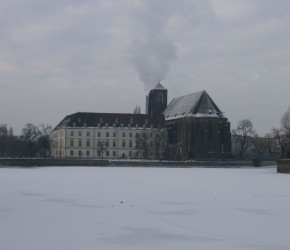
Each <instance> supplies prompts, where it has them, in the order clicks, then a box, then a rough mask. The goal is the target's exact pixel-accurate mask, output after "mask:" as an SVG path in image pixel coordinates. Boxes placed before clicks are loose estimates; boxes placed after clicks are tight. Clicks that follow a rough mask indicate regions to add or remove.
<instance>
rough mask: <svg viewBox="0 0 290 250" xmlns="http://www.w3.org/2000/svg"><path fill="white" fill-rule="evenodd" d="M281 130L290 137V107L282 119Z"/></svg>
mask: <svg viewBox="0 0 290 250" xmlns="http://www.w3.org/2000/svg"><path fill="white" fill-rule="evenodd" d="M281 128H282V130H283V132H284V133H285V134H286V135H288V136H289V135H290V107H289V108H288V110H287V111H286V112H285V113H284V115H283V116H282V118H281Z"/></svg>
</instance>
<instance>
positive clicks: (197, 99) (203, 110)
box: [163, 90, 223, 120]
mask: <svg viewBox="0 0 290 250" xmlns="http://www.w3.org/2000/svg"><path fill="white" fill-rule="evenodd" d="M163 114H164V116H165V120H171V119H177V118H183V117H223V114H222V112H221V111H220V109H219V108H218V107H217V105H216V104H215V103H214V101H213V100H212V99H211V98H210V96H209V95H208V94H207V92H206V91H205V90H203V91H200V92H196V93H192V94H189V95H185V96H180V97H177V98H174V99H173V100H172V101H171V102H170V103H169V105H168V106H167V108H166V109H165V110H164V112H163Z"/></svg>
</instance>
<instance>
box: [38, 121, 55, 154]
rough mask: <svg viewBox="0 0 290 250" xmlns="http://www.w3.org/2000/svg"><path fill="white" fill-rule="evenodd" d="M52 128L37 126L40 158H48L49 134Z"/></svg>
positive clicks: (42, 125)
mask: <svg viewBox="0 0 290 250" xmlns="http://www.w3.org/2000/svg"><path fill="white" fill-rule="evenodd" d="M51 130H52V127H51V126H50V125H45V124H41V125H40V126H39V136H38V138H37V146H38V154H39V155H40V156H41V157H49V156H50V133H51Z"/></svg>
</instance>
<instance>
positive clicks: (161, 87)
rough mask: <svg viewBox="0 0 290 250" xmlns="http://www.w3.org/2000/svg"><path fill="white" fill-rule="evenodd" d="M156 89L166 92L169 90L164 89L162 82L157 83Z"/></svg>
mask: <svg viewBox="0 0 290 250" xmlns="http://www.w3.org/2000/svg"><path fill="white" fill-rule="evenodd" d="M154 89H164V90H167V89H166V88H164V87H163V86H162V84H161V83H160V82H158V83H157V85H156V86H155V88H154Z"/></svg>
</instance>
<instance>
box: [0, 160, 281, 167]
mask: <svg viewBox="0 0 290 250" xmlns="http://www.w3.org/2000/svg"><path fill="white" fill-rule="evenodd" d="M276 164H277V163H276V161H260V160H253V161H151V160H148V161H147V160H99V159H39V158H1V159H0V167H1V166H2V167H7V166H11V167H44V166H47V167H48V166H51V167H53V166H99V167H108V166H126V167H180V168H182V167H183V168H186V167H188V168H190V167H224V168H230V167H263V166H276Z"/></svg>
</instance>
